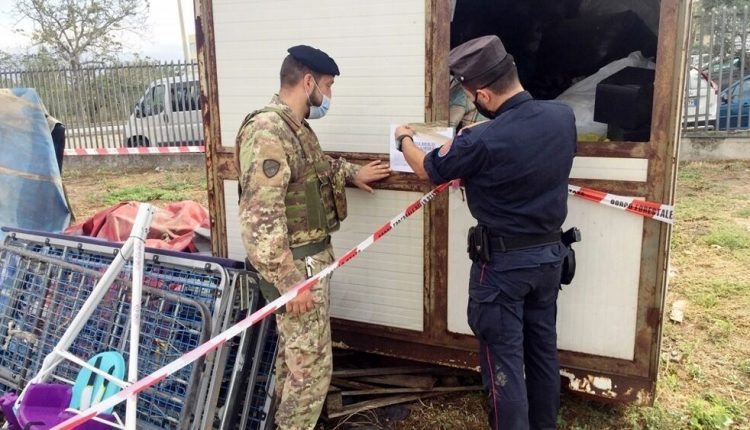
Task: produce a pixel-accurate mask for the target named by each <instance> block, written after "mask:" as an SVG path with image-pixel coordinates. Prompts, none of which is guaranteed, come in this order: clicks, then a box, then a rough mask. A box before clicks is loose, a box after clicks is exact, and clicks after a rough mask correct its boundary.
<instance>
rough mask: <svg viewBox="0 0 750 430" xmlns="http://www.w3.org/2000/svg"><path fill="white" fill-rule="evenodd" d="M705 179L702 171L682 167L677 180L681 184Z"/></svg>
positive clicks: (692, 167)
mask: <svg viewBox="0 0 750 430" xmlns="http://www.w3.org/2000/svg"><path fill="white" fill-rule="evenodd" d="M701 179H703V175H701V173H700V171H699V170H698V169H697V168H696V167H695V166H692V165H684V166H680V169H679V170H678V173H677V180H678V181H679V182H694V181H699V180H701Z"/></svg>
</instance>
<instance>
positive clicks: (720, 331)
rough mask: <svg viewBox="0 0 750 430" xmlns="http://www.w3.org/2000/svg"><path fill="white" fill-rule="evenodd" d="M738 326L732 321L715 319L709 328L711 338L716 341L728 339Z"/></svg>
mask: <svg viewBox="0 0 750 430" xmlns="http://www.w3.org/2000/svg"><path fill="white" fill-rule="evenodd" d="M736 328H737V327H735V325H734V324H732V323H731V322H730V321H726V320H723V319H720V318H716V319H714V320H713V324H712V325H711V327H710V328H709V330H708V332H709V334H710V335H711V340H713V341H714V342H716V341H720V340H726V339H727V338H728V337H729V336H730V335H731V334H732V332H734V330H735V329H736Z"/></svg>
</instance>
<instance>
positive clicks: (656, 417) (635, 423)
mask: <svg viewBox="0 0 750 430" xmlns="http://www.w3.org/2000/svg"><path fill="white" fill-rule="evenodd" d="M626 418H627V421H628V424H629V425H630V428H631V429H633V430H640V429H643V430H667V429H676V428H680V425H679V424H680V415H679V414H676V413H674V412H669V411H666V410H664V408H662V407H661V406H654V407H645V406H643V407H637V406H634V407H630V408H628V411H627V414H626Z"/></svg>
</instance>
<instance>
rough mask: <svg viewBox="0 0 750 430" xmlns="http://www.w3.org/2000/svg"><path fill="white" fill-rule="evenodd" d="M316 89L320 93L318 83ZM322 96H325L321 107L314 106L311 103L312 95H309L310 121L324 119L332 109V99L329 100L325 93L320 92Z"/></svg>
mask: <svg viewBox="0 0 750 430" xmlns="http://www.w3.org/2000/svg"><path fill="white" fill-rule="evenodd" d="M313 82H315V81H313ZM315 87H316V88H317V89H318V91H320V87H319V86H318V83H317V82H315ZM320 94H321V95H322V96H323V101H322V102H321V103H320V106H313V105H312V102H311V101H310V94H308V95H307V101H308V102H309V103H310V115H309V116H308V117H307V118H308V119H318V118H323V117H324V116H326V114H327V113H328V109H330V108H331V99H330V98H328V96H327V95H325V94H323V91H320Z"/></svg>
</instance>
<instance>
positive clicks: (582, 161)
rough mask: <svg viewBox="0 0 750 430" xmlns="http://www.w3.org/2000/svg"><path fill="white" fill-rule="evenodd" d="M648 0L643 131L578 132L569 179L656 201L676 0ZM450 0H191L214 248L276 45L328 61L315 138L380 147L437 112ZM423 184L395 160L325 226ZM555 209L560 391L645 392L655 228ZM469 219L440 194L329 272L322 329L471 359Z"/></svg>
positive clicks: (679, 20)
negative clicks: (562, 234)
mask: <svg viewBox="0 0 750 430" xmlns="http://www.w3.org/2000/svg"><path fill="white" fill-rule="evenodd" d="M458 1H459V2H460V1H462V0H458ZM635 1H636V2H637V0H635ZM642 1H649V0H642ZM654 2H655V3H656V4H658V10H659V17H658V48H657V49H658V55H657V58H656V80H655V83H654V101H653V115H652V127H651V135H650V140H649V141H648V142H579V151H578V157H577V159H576V161H575V163H574V168H573V172H572V174H571V184H574V185H579V186H584V187H589V188H593V189H597V190H603V191H606V192H609V193H613V194H618V195H623V196H633V197H639V198H644V199H646V200H650V201H654V202H662V203H671V202H672V201H673V191H674V184H675V174H676V167H677V164H676V163H677V159H676V154H677V149H678V142H679V136H680V114H681V107H682V91H681V89H682V86H683V79H684V71H685V52H686V46H687V41H688V24H689V19H690V6H691V4H690V1H689V0H661V1H660V2H659V1H658V0H654ZM612 3H613V4H615V3H616V2H614V1H613V2H612ZM629 3H633V2H629ZM455 4H456V2H455V1H453V2H451V1H448V0H442V1H441V0H423V1H414V0H410V1H397V0H372V1H369V2H350V1H345V0H321V1H319V2H316V3H315V4H314V5H313V4H310V3H309V2H305V1H302V0H285V1H271V0H254V1H246V0H243V1H240V0H196V9H195V10H196V17H195V25H196V41H197V48H198V59H199V70H200V75H201V93H202V95H201V96H202V97H203V101H204V103H203V118H204V127H205V136H206V162H207V172H208V192H209V206H210V207H209V210H210V213H211V218H212V232H211V233H212V244H213V251H214V254H215V255H218V256H229V257H234V258H244V256H243V252H244V251H243V249H242V244H241V242H240V241H239V233H238V226H237V221H236V220H237V191H236V190H237V186H236V181H237V171H236V168H235V166H234V153H233V146H234V137H235V133H236V131H237V128H238V127H239V125H240V122H241V120H242V118H243V117H244V115H245V114H246V113H248V112H250V111H252V110H254V109H257V108H258V107H260V106H262V105H264V104H265V103H266V102H267V101H268V100H269V99H270V97H271V95H272V94H273V93H274V92H275V91H276V90H277V88H278V77H277V76H278V68H279V66H280V64H281V60H282V59H283V57H284V56H285V54H286V48H288V47H289V46H292V45H295V44H300V43H305V44H311V45H314V46H317V47H320V48H322V49H324V50H325V51H327V52H328V53H329V54H331V55H332V56H333V57H334V58H335V59H336V60H337V62H338V63H339V66H340V67H341V70H342V76H340V77H338V78H337V83H336V85H335V87H334V97H333V108H332V110H331V114H329V115H328V116H327V117H326V119H323V120H319V121H317V122H315V124H314V127H315V130H316V133H317V134H318V136H319V137H320V139H321V143H322V145H323V148H324V149H325V150H326V151H327V152H329V153H331V154H332V155H334V156H344V157H346V158H347V159H348V160H350V161H354V162H361V163H364V162H367V161H369V160H373V159H387V153H388V143H387V142H388V125H389V124H391V123H400V122H407V121H412V122H435V121H446V120H447V118H448V80H447V79H446V77H447V76H448V74H449V73H448V65H447V56H448V51H449V46H450V31H451V19H452V14H453V13H454V8H455ZM618 4H619V3H618ZM429 189H430V186H429V185H427V184H424V183H423V182H421V181H419V180H418V179H417V178H416V177H415V176H414V175H410V174H395V175H393V176H392V177H391V178H389V179H388V180H386V181H384V182H383V183H381V184H378V186H377V192H376V193H375V195H374V196H371V195H366V193H362V192H360V191H359V190H356V189H350V190H348V198H349V205H350V210H349V218H348V219H347V220H346V221H345V222H344V224H343V227H342V230H341V231H340V232H338V233H336V234H335V235H334V246H335V248H336V251H337V253H338V254H341V253H342V251H343V250H346V249H348V248H350V247H351V246H353V245H354V244H356V243H357V242H359V240H361V239H362V238H364V237H365V236H366V235H367V234H369V233H371V232H372V230H373V229H374V228H375V227H377V226H379V225H380V224H382V222H384V221H385V220H386V219H388V218H390V217H391V216H393V215H394V214H396V213H398V212H399V211H400V210H402V209H403V207H404V206H406V204H408V203H409V202H411V201H413V200H415V199H416V198H418V197H419V196H420V195H421V194H422V193H423V192H426V191H428V190H429ZM569 210H570V214H569V219H568V221H567V222H566V226H567V225H577V226H579V227H580V228H581V230H582V231H583V234H584V237H585V240H584V242H582V243H580V244H578V246H577V247H576V252H577V255H578V259H579V274H578V275H577V278H576V280H575V281H574V283H573V285H571V286H569V287H567V288H565V289H564V290H563V292H562V293H561V295H560V300H559V302H558V303H559V314H558V333H559V341H558V342H559V349H560V356H561V362H562V370H561V374H562V375H563V376H565V377H566V378H567V379H568V381H569V384H568V386H569V388H570V389H572V390H574V391H579V392H582V393H585V394H588V395H592V396H598V397H604V398H607V399H612V400H616V401H630V402H637V403H650V402H651V401H652V400H653V394H654V389H655V381H656V377H657V372H658V363H659V352H660V338H661V323H662V315H663V307H664V296H665V292H666V288H667V269H668V258H669V239H670V234H671V228H670V226H669V225H668V224H664V223H660V222H658V221H654V220H649V219H645V218H641V217H638V216H635V215H632V214H629V213H625V212H618V211H615V210H613V209H611V208H607V207H604V206H599V205H596V204H595V203H591V202H587V201H582V200H578V199H576V198H575V197H571V198H570V200H569ZM471 222H472V219H471V217H470V215H469V213H468V210H467V209H466V206H465V204H464V203H463V202H462V201H461V198H460V194H459V193H455V192H452V193H450V194H443V195H441V196H440V197H439V198H437V199H436V200H434V201H432V202H431V203H430V204H429V206H428V207H427V208H426V210H425V211H424V213H421V214H417V215H415V216H414V217H413V218H412V219H410V220H409V221H407V222H405V223H404V224H402V225H400V226H399V228H398V229H396V230H394V231H393V233H392V234H391V235H389V237H387V238H384V239H383V241H382V242H381V243H379V244H377V245H375V246H374V247H373V248H372V250H371V251H368V252H366V253H364V254H362V255H361V256H359V257H358V258H357V259H355V260H354V261H352V263H350V265H348V266H347V267H345V268H343V269H341V270H340V271H339V272H337V274H336V275H334V277H333V288H332V301H333V310H332V313H333V317H334V319H333V321H332V325H333V335H334V340H335V341H336V342H338V345H340V346H346V347H350V348H354V349H358V350H364V351H370V352H376V353H381V354H386V355H392V356H398V357H404V358H411V359H416V360H421V361H427V362H434V363H441V364H447V365H452V366H458V367H468V368H474V367H476V366H477V363H478V360H477V357H476V352H475V351H476V349H477V348H476V345H477V344H476V341H475V339H474V338H473V337H472V336H471V335H470V331H469V330H468V325H467V324H466V321H465V320H466V318H465V313H466V302H467V296H468V294H467V291H466V290H467V286H466V285H467V279H468V269H469V260H468V259H467V258H466V256H465V239H464V238H465V231H466V230H467V229H468V227H469V226H470V225H471Z"/></svg>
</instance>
